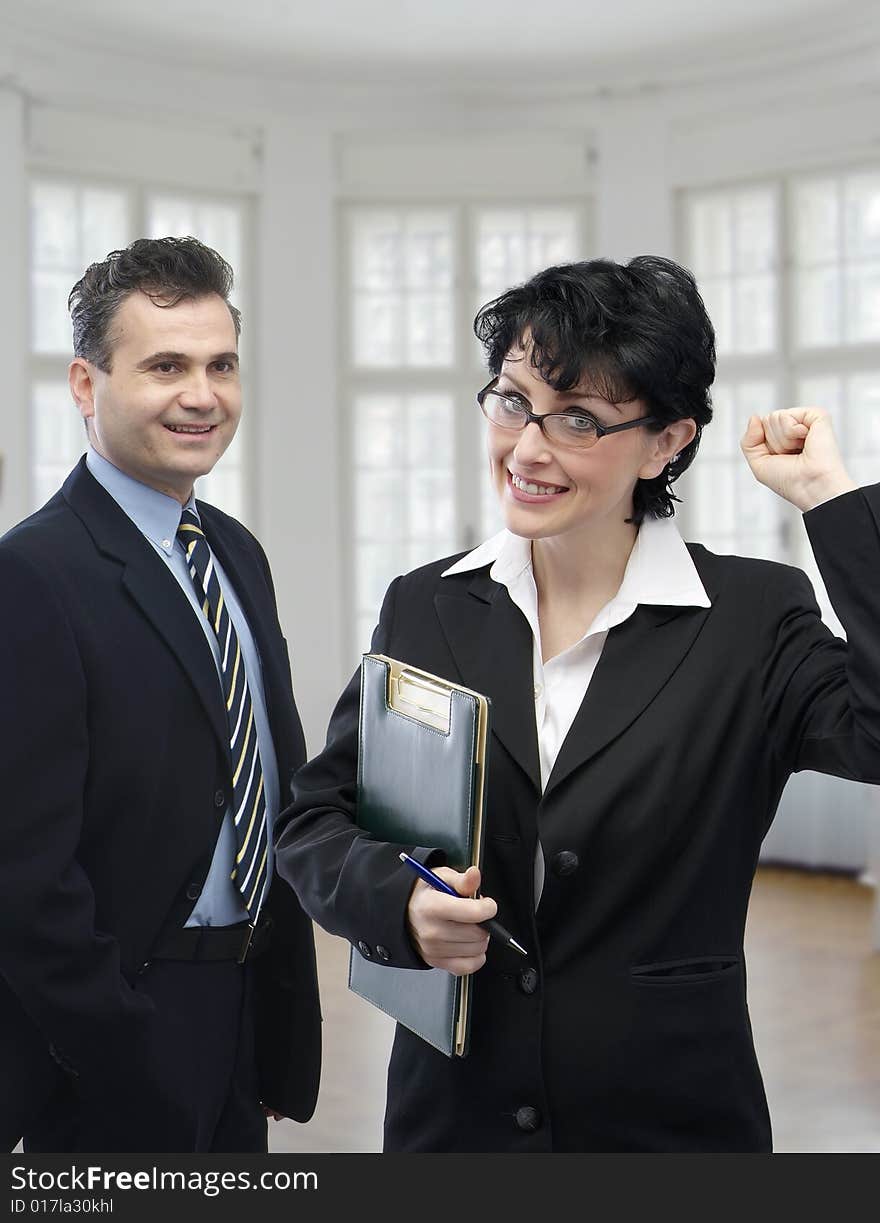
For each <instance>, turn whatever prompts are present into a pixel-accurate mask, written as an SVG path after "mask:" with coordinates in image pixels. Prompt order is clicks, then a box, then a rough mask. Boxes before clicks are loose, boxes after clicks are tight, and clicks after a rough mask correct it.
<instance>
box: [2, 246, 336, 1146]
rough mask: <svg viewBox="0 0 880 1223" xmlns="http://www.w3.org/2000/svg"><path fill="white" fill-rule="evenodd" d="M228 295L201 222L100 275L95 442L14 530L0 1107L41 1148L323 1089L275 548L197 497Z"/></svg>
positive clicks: (131, 251) (278, 1106)
mask: <svg viewBox="0 0 880 1223" xmlns="http://www.w3.org/2000/svg"><path fill="white" fill-rule="evenodd" d="M231 285H232V275H231V270H230V268H229V266H228V265H227V264H226V263H225V262H224V260H223V259H221V258H220V256H219V255H218V254H217V253H216V252H214V251H212V250H210V249H209V248H207V247H205V246H203V245H202V244H201V243H199V242H197V241H196V240H195V239H193V238H181V239H173V238H165V239H157V240H152V239H150V240H148V239H141V240H139V241H137V242H134V243H132V245H131V246H130V247H128V248H127V249H126V250H123V251H115V252H113V253H112V254H111V255H109V256H108V258H107V259H106V260H105V261H104V262H103V263H98V264H94V265H92V266H91V267H90V268H89V269H88V271H87V272H86V273H85V275H84V276H83V278H82V279H81V280H80V281H79V283H78V284H77V285H76V286H75V287H74V289H73V291H72V293H71V297H70V304H71V315H72V320H73V336H74V353H75V357H74V360H73V361H72V363H71V365H70V388H71V392H72V394H73V398H74V400H75V401H76V404H77V407H78V408H79V411H80V413H81V415H82V417H83V419H84V421H85V423H86V430H87V433H88V438H89V449H88V453H87V454H86V455H85V456H84V458H83V459H82V460H81V461H80V463H79V464H78V466H77V467H76V468H75V469H74V471H73V472H72V473H71V475H70V476H69V477H68V479H67V480H66V481H65V483H64V486H63V487H62V489H61V490H60V492H58V493H57V494H56V495H55V496H54V497H53V498H52V500H51V501H49V503H48V504H47V505H45V506H44V507H43V508H42V509H41V510H39V511H38V512H37V513H36V514H34V515H33V516H32V517H30V518H28V519H26V520H25V521H24V522H22V523H20V524H19V525H18V526H17V527H15V528H14V529H13V530H12V531H10V532H9V533H8V534H7V535H6V536H5V537H4V538H3V539H2V540H0V590H2V592H3V597H2V602H0V676H2V677H3V697H2V702H0V733H2V743H3V748H2V753H0V780H2V792H3V795H4V803H3V817H2V820H0V1072H2V1079H0V1123H2V1137H3V1139H4V1140H5V1141H7V1142H8V1144H9V1146H13V1145H14V1144H15V1143H16V1142H17V1141H18V1139H19V1137H20V1136H22V1135H23V1137H24V1144H25V1149H26V1150H28V1151H137V1150H148V1151H157V1150H158V1151H265V1150H266V1132H267V1122H266V1116H267V1114H269V1115H274V1116H278V1115H285V1116H290V1117H293V1118H295V1119H297V1120H299V1121H306V1120H308V1118H309V1117H310V1116H311V1114H312V1111H313V1109H314V1105H315V1099H316V1095H317V1088H318V1077H319V1067H320V1015H319V1010H318V995H317V980H316V971H315V952H314V942H313V935H312V927H311V923H310V922H309V920H308V919H307V918H306V916H305V915H304V913H303V911H302V910H301V909H300V907H299V904H298V902H297V900H296V897H295V895H294V893H293V892H292V891H291V890H290V888H289V887H288V886H287V885H286V884H284V883H283V882H282V881H280V880H277V879H275V880H273V865H274V863H273V853H272V822H273V818H274V816H275V814H276V813H277V811H278V809H279V805H284V804H285V803H286V801H287V799H286V795H287V790H288V786H289V781H290V777H291V775H292V773H293V771H294V770H295V769H296V768H297V767H298V766H299V765H300V764H302V762H303V760H304V757H305V748H304V741H303V735H302V729H301V726H300V722H299V718H298V715H297V711H296V707H295V705H294V700H293V693H292V690H291V683H290V670H289V663H288V658H287V651H286V644H285V641H284V638H283V637H282V634H281V629H280V627H279V624H278V617H277V610H276V605H275V595H274V589H273V586H272V579H271V575H270V571H269V566H268V563H267V561H266V557H265V555H264V554H263V551H262V549H261V548H260V545H259V544H258V543H257V541H256V540H255V539H254V538H253V536H252V535H250V533H249V532H248V531H247V530H246V529H245V528H244V527H243V526H242V525H241V524H240V523H239V522H237V521H235V519H233V518H230V517H229V516H228V515H226V514H223V513H221V512H220V511H219V510H217V509H215V508H213V507H212V506H209V505H205V504H203V503H202V502H196V501H194V500H193V495H192V493H193V482H194V481H195V480H196V479H197V478H198V477H199V476H202V475H205V474H206V473H207V472H209V471H211V469H212V468H213V466H214V464H215V463H216V462H217V460H218V459H219V458H220V457H221V455H222V454H223V452H224V451H225V450H226V448H227V446H228V445H229V443H230V442H231V441H232V438H233V436H234V434H235V430H236V428H237V426H238V421H239V416H240V412H241V387H240V382H239V365H238V351H237V350H238V332H239V325H240V320H239V314H238V311H237V310H236V309H235V308H234V307H233V306H231V305H230V303H229V292H230V289H231ZM270 885H271V886H270Z"/></svg>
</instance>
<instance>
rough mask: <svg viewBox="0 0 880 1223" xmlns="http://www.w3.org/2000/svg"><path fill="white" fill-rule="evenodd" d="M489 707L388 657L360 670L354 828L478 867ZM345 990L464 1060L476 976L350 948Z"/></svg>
mask: <svg viewBox="0 0 880 1223" xmlns="http://www.w3.org/2000/svg"><path fill="white" fill-rule="evenodd" d="M489 718H490V705H489V701H488V699H487V698H486V697H485V696H482V695H481V694H480V693H478V692H472V691H471V690H470V689H469V688H462V687H461V686H460V685H458V684H453V683H450V682H449V681H448V680H444V679H440V678H439V677H438V676H436V675H430V674H428V672H426V671H419V670H417V669H416V668H415V667H410V666H408V665H407V664H406V663H403V662H399V661H397V660H396V659H393V658H386V657H385V656H384V655H382V654H365V655H364V657H363V661H362V663H361V704H360V727H359V735H358V794H357V821H358V824H359V826H360V827H361V828H363V829H365V830H366V831H367V832H369V833H371V834H372V835H373V836H374V837H375V838H376V839H377V840H381V841H390V842H391V843H392V844H395V845H400V846H401V847H402V848H403V847H407V846H413V845H428V846H432V847H436V848H438V849H442V850H445V852H446V855H447V859H448V862H449V865H450V866H453V867H455V869H456V870H464V869H465V868H466V867H467V866H471V865H473V866H480V865H481V861H482V831H483V815H484V812H485V807H486V787H485V778H486V765H487V751H488V742H489V738H488V732H489ZM348 986H349V989H351V990H353V991H354V993H356V994H359V995H360V996H361V997H362V998H365V999H366V1000H367V1001H368V1002H371V1003H372V1004H373V1005H374V1006H377V1007H379V1008H380V1010H383V1011H384V1012H385V1013H386V1014H387V1015H390V1016H391V1018H392V1019H395V1020H397V1022H398V1023H402V1024H403V1025H404V1027H407V1028H409V1029H410V1030H411V1031H412V1032H415V1033H416V1034H417V1035H418V1036H421V1038H422V1039H423V1040H426V1041H427V1042H428V1044H430V1045H433V1046H434V1048H435V1049H439V1050H440V1052H441V1053H445V1054H446V1055H447V1057H453V1056H455V1057H463V1056H464V1055H465V1054H466V1053H467V1049H468V1037H469V1032H470V1007H469V999H470V978H469V977H454V976H452V975H451V974H450V973H447V972H443V970H442V969H439V968H431V969H426V970H419V969H407V968H390V967H387V966H385V965H383V964H381V963H376V962H374V961H372V960H367V959H365V958H364V957H363V956H362V955H361V954H360V952H358V951H356V950H355V949H354V948H352V950H351V958H350V961H349V974H348Z"/></svg>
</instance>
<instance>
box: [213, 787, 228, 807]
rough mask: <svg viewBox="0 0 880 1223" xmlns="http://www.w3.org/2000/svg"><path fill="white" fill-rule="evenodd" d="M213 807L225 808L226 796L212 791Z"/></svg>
mask: <svg viewBox="0 0 880 1223" xmlns="http://www.w3.org/2000/svg"><path fill="white" fill-rule="evenodd" d="M214 806H215V807H225V806H226V795H225V794H224V793H223V791H222V790H215V791H214Z"/></svg>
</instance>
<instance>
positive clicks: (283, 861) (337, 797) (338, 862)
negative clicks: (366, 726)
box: [275, 578, 444, 968]
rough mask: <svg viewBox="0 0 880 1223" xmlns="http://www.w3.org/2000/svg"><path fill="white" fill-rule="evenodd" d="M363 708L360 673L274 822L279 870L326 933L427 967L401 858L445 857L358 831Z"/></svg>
mask: <svg viewBox="0 0 880 1223" xmlns="http://www.w3.org/2000/svg"><path fill="white" fill-rule="evenodd" d="M400 580H401V579H400V578H396V579H395V581H394V582H393V583H392V584H391V586H390V587H389V589H388V592H387V593H386V596H385V600H384V602H383V605H382V611H381V614H380V617H379V623H378V625H377V627H376V630H375V632H374V633H373V640H372V645H371V650H372V652H373V653H380V654H387V653H390V652H391V641H392V637H393V631H392V630H393V622H394V613H395V602H396V598H397V595H398V591H399V584H400ZM359 708H360V670H358V671H356V672H355V674H354V675H353V676H352V678H351V680H350V682H349V684H348V686H347V687H346V689H345V691H344V692H343V694H342V696H341V697H340V698H339V701H338V703H337V705H336V708H335V709H334V711H333V715H332V717H331V720H330V726H329V728H328V731H327V743H326V746H325V747H324V750H323V751H322V752H321V754H320V755H319V756H316V757H315V758H314V759H313V760H311V761H309V762H308V764H306V765H305V766H304V767H303V768H302V769H300V770H299V771H298V772H297V774H296V776H295V777H294V780H293V784H292V787H291V789H292V792H293V803H292V804H291V805H290V806H289V807H288V808H287V810H286V811H283V812H282V813H281V815H280V816H279V818H278V822H277V825H276V834H275V851H276V863H277V868H278V872H279V874H280V875H281V876H282V877H283V878H285V879H287V881H288V882H289V883H290V884H291V885H292V886H293V888H294V889H295V890H296V892H297V894H298V896H299V899H300V902H301V904H302V906H303V908H304V909H305V910H306V912H307V913H308V914H309V915H310V916H311V917H312V918H314V920H315V921H316V922H318V924H319V925H320V926H323V928H324V929H325V930H329V931H330V933H331V934H338V935H341V936H342V937H343V938H347V939H348V940H349V941H350V942H352V943H353V944H355V945H357V944H358V943H361V942H363V943H365V944H366V945H367V947H368V948H369V949H370V953H372V949H373V948H375V947H377V946H381V947H383V949H385V950H387V951H388V953H389V958H388V959H387V960H386V961H384V962H386V963H388V964H390V965H392V966H394V967H398V968H424V967H425V964H424V963H423V961H422V960H421V958H420V957H419V956H418V955H417V954H416V952H415V950H414V948H413V946H412V944H411V943H410V940H409V935H408V933H407V928H406V906H407V902H408V900H409V896H410V893H411V892H412V889H413V885H414V880H413V877H412V874H411V872H410V871H408V870H407V869H406V867H404V866H403V865H402V864H401V862H400V860H399V858H398V854H399V853H400V851H401V850H402V849H403V850H406V852H407V853H410V854H412V856H413V857H415V858H418V860H419V861H421V862H430V863H431V864H433V865H436V864H439V863H441V862H443V860H444V859H443V856H442V854H440V853H439V852H438V851H433V850H431V849H430V848H427V847H424V846H414V845H404V844H401V845H391V844H388V843H387V842H382V841H376V840H374V839H373V838H372V837H371V836H370V835H369V834H368V833H366V832H364V831H362V830H361V829H360V828H358V827H357V824H356V822H355V820H356V809H357V752H358V715H359Z"/></svg>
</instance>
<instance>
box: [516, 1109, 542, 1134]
mask: <svg viewBox="0 0 880 1223" xmlns="http://www.w3.org/2000/svg"><path fill="white" fill-rule="evenodd" d="M516 1124H517V1127H518V1128H519V1129H521V1130H523V1131H524V1132H525V1133H526V1134H534V1132H535V1130H537V1129H540V1126H541V1114H540V1113H539V1112H538V1110H537V1109H536V1108H531V1107H529V1106H526V1107H525V1108H518V1109H517V1110H516Z"/></svg>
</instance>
